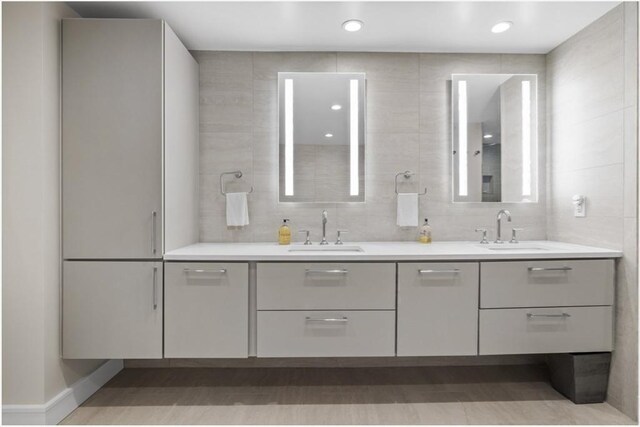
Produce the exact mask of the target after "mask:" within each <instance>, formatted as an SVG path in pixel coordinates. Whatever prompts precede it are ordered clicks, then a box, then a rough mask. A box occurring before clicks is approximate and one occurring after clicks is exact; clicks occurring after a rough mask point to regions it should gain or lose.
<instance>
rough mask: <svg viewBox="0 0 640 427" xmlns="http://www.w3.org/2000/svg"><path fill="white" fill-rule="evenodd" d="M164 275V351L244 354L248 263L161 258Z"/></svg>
mask: <svg viewBox="0 0 640 427" xmlns="http://www.w3.org/2000/svg"><path fill="white" fill-rule="evenodd" d="M165 279H166V280H165V284H166V286H165V319H164V355H165V357H200V358H208V357H248V355H249V266H248V264H246V263H222V264H221V263H166V264H165Z"/></svg>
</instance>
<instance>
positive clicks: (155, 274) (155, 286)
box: [153, 267, 158, 310]
mask: <svg viewBox="0 0 640 427" xmlns="http://www.w3.org/2000/svg"><path fill="white" fill-rule="evenodd" d="M157 278H158V267H153V309H154V310H157V309H158V280H157Z"/></svg>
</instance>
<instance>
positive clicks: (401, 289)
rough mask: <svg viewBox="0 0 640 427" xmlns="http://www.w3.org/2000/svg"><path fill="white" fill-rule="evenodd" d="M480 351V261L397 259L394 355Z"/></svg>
mask: <svg viewBox="0 0 640 427" xmlns="http://www.w3.org/2000/svg"><path fill="white" fill-rule="evenodd" d="M475 354H478V264H477V263H421V264H417V263H409V264H398V356H458V355H475Z"/></svg>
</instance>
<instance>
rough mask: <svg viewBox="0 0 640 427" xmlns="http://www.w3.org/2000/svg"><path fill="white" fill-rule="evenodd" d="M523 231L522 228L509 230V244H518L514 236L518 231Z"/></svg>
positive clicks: (516, 237)
mask: <svg viewBox="0 0 640 427" xmlns="http://www.w3.org/2000/svg"><path fill="white" fill-rule="evenodd" d="M522 230H524V228H512V229H511V240H509V243H520V242H518V236H517V235H516V233H517V232H518V231H522Z"/></svg>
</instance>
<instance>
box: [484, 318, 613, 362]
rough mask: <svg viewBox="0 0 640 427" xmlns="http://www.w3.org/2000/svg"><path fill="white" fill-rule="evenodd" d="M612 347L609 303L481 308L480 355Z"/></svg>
mask: <svg viewBox="0 0 640 427" xmlns="http://www.w3.org/2000/svg"><path fill="white" fill-rule="evenodd" d="M612 349H613V308H612V307H555V308H514V309H494V310H480V354H481V355H484V354H534V353H583V352H595V351H611V350H612Z"/></svg>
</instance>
